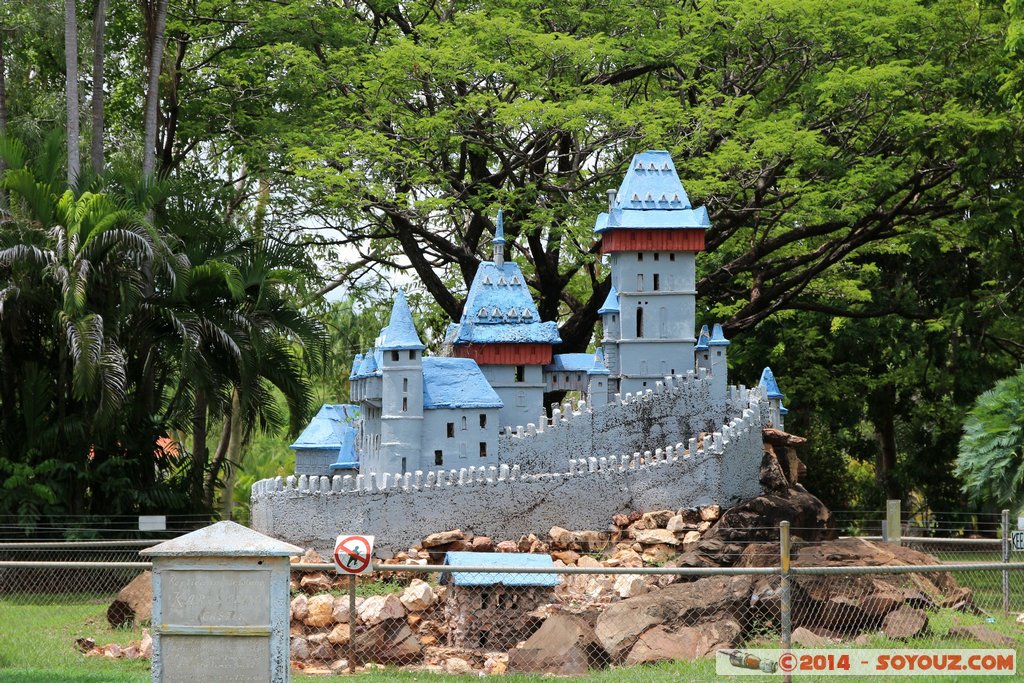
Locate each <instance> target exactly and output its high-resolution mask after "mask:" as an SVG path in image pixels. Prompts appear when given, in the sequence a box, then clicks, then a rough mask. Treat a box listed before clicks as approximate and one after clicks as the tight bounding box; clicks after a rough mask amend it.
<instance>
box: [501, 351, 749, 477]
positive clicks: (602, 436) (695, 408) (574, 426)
mask: <svg viewBox="0 0 1024 683" xmlns="http://www.w3.org/2000/svg"><path fill="white" fill-rule="evenodd" d="M711 386H712V380H711V378H710V377H708V376H706V374H705V373H704V371H701V373H700V376H697V375H696V374H695V373H694V372H692V371H690V372H687V374H685V375H676V376H674V377H666V378H665V379H664V381H661V382H657V383H656V385H655V386H654V388H653V389H648V390H647V391H646V392H644V393H640V394H635V395H634V394H625V395H621V396H618V395H617V396H616V398H615V399H614V400H613V401H612V402H610V403H608V404H607V405H604V406H597V407H591V406H587V405H585V404H579V405H576V406H572V405H570V404H569V403H566V404H563V406H562V407H561V408H560V409H556V410H555V411H554V412H553V416H552V417H551V419H548V418H547V417H544V416H541V417H538V418H537V422H536V423H534V424H530V425H523V429H522V430H519V429H518V428H517V430H516V431H511V432H509V431H506V432H503V433H502V435H501V438H500V439H499V443H498V448H499V453H500V460H501V462H503V463H506V464H508V465H519V466H520V467H521V468H522V470H523V471H524V472H528V473H532V472H561V471H564V469H565V467H566V462H567V459H568V457H569V456H570V455H571V454H581V455H588V456H589V455H593V456H611V455H619V454H621V453H634V452H637V451H643V450H646V449H649V448H652V447H656V446H660V445H664V444H674V443H684V444H686V443H688V442H689V441H690V439H694V438H696V437H698V436H699V435H700V434H701V433H702V432H713V431H715V429H716V425H721V424H723V423H724V422H725V421H727V420H728V419H729V418H732V417H737V416H739V415H742V414H743V410H744V409H745V408H746V407H747V405H748V403H749V396H748V393H749V390H747V389H746V388H744V387H730V388H729V391H728V396H727V398H728V401H727V402H726V405H727V409H726V411H725V414H722V409H721V407H720V406H721V405H722V401H717V402H715V401H714V400H713V396H712V391H711ZM716 404H717V405H718V406H719V407H718V408H717V409H716V408H715V405H716Z"/></svg>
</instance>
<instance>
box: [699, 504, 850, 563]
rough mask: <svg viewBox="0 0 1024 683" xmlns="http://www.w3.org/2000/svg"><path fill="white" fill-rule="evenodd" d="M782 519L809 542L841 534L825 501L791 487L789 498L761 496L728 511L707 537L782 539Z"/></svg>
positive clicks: (747, 540)
mask: <svg viewBox="0 0 1024 683" xmlns="http://www.w3.org/2000/svg"><path fill="white" fill-rule="evenodd" d="M781 521H788V522H789V523H790V524H792V525H793V528H795V529H799V530H800V533H799V536H800V538H802V539H803V540H805V541H824V540H830V539H834V538H835V537H836V536H837V532H836V530H835V529H834V528H833V527H832V513H831V512H829V509H828V508H827V507H825V504H824V503H822V502H821V501H820V500H818V499H817V498H816V497H815V496H812V495H811V494H810V493H807V492H806V491H802V490H798V489H790V490H789V495H788V496H787V497H785V498H784V497H782V496H777V495H763V496H758V497H757V498H751V499H749V500H746V501H743V502H742V503H740V504H739V505H736V506H734V507H732V508H730V509H729V510H726V511H725V512H724V513H722V516H721V518H720V519H719V520H718V523H717V524H716V525H715V528H714V529H712V530H711V531H710V532H708V534H707V536H705V540H708V538H709V537H713V538H717V539H720V540H722V541H724V542H726V543H741V544H747V543H751V542H759V541H760V542H771V541H778V539H779V530H778V529H779V522H781ZM737 555H738V553H737ZM735 559H736V558H733V561H735Z"/></svg>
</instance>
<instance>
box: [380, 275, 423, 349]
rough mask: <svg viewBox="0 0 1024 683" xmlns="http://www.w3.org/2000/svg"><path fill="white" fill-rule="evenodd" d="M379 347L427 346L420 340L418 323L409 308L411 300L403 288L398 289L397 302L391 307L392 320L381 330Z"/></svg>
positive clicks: (414, 347)
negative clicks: (407, 298) (409, 300)
mask: <svg viewBox="0 0 1024 683" xmlns="http://www.w3.org/2000/svg"><path fill="white" fill-rule="evenodd" d="M377 348H379V349H380V350H382V351H395V350H398V349H410V350H416V351H422V350H423V349H425V348H427V347H426V345H425V344H424V343H423V342H421V341H420V335H419V334H417V332H416V325H415V323H413V321H412V311H410V310H409V302H408V301H406V300H405V292H404V291H403V290H401V289H400V290H398V295H397V296H395V303H394V305H393V306H392V307H391V322H389V323H388V326H387V327H385V328H384V329H383V330H381V333H380V342H379V343H378V344H377Z"/></svg>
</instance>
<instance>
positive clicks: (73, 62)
mask: <svg viewBox="0 0 1024 683" xmlns="http://www.w3.org/2000/svg"><path fill="white" fill-rule="evenodd" d="M75 4H76V3H75V0H64V64H65V73H66V74H67V75H66V85H65V92H66V95H65V97H66V98H67V119H66V121H67V143H68V164H67V167H68V185H74V184H75V183H76V182H78V176H79V175H80V173H81V162H80V161H79V150H78V145H79V136H78V121H79V116H80V112H79V110H78V18H77V17H76V16H75Z"/></svg>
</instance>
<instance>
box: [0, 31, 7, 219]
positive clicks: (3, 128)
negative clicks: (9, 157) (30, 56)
mask: <svg viewBox="0 0 1024 683" xmlns="http://www.w3.org/2000/svg"><path fill="white" fill-rule="evenodd" d="M4 30H5V29H3V28H0V135H7V76H6V68H7V67H6V65H5V64H4ZM6 167H7V165H6V164H5V163H4V161H3V159H0V175H3V172H4V169H5V168H6ZM6 207H7V191H6V190H0V209H2V208H6Z"/></svg>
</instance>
